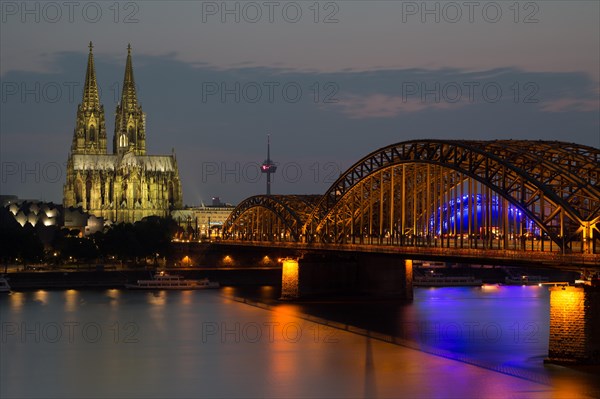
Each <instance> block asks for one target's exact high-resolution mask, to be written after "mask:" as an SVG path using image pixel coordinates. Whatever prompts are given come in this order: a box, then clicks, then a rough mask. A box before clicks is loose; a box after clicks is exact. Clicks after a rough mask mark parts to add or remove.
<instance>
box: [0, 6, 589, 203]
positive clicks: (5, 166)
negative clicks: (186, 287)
mask: <svg viewBox="0 0 600 399" xmlns="http://www.w3.org/2000/svg"><path fill="white" fill-rule="evenodd" d="M0 18H1V19H0V84H1V99H0V165H1V176H0V178H1V180H0V194H13V195H18V196H19V197H20V198H27V199H43V200H46V201H54V202H56V203H60V202H62V187H63V184H64V182H65V179H66V176H65V165H66V161H67V157H68V153H69V148H70V145H71V141H72V137H73V129H74V127H75V116H76V109H77V105H78V104H79V103H80V102H81V97H82V89H83V80H84V77H85V68H86V63H87V53H88V43H89V42H90V41H92V42H93V43H94V58H95V66H96V76H97V79H98V84H99V88H100V91H101V102H102V103H103V105H104V109H105V115H106V129H107V135H108V142H109V143H112V136H113V129H114V113H115V107H116V105H117V101H118V99H119V95H120V89H121V85H122V80H123V73H124V68H125V58H126V55H127V50H126V48H127V45H128V43H131V46H132V49H133V50H132V55H133V67H134V75H135V80H136V85H137V87H138V99H139V101H140V102H141V104H142V107H143V110H144V112H145V113H146V116H147V130H146V134H147V148H148V153H149V154H155V155H159V154H171V152H172V151H175V154H176V157H177V162H178V165H179V170H180V176H181V179H182V184H183V195H184V203H185V204H187V205H200V204H201V203H207V204H209V203H210V202H211V198H212V197H217V196H218V197H220V199H221V201H224V202H228V203H231V204H236V203H238V202H240V201H241V200H243V199H244V198H246V197H248V196H251V195H256V194H263V193H264V192H265V177H264V175H261V174H260V173H259V165H260V164H261V163H262V162H263V161H264V159H265V158H266V140H267V134H270V135H271V158H272V159H273V160H274V161H275V162H276V163H277V165H278V170H277V172H276V174H275V176H274V181H273V184H272V192H273V193H274V194H322V193H324V192H325V191H326V190H327V188H328V187H329V186H330V185H331V184H332V183H333V182H334V181H335V179H336V178H337V177H338V176H339V175H340V174H341V173H343V172H344V170H346V169H347V168H348V167H350V166H351V165H352V164H353V163H355V162H356V161H358V160H359V159H360V158H362V157H363V156H364V155H366V154H368V153H370V152H372V151H374V150H376V149H378V148H380V147H383V146H386V145H389V144H392V143H396V142H401V141H406V140H413V139H426V138H427V139H430V138H433V139H476V140H494V139H531V140H559V141H568V142H576V143H579V144H584V145H588V146H593V147H597V148H598V147H600V2H598V1H533V2H532V1H521V2H518V1H495V2H494V1H473V2H464V1H458V2H453V1H443V2H442V1H440V2H436V1H428V2H422V1H419V2H411V1H322V2H317V1H271V2H269V1H256V2H254V1H225V2H222V1H219V2H210V1H180V2H177V1H174V2H173V1H169V2H167V1H133V2H132V1H124V2H114V1H107V2H103V1H96V2H93V1H92V2H88V1H81V2H80V1H74V2H62V1H60V2H36V1H30V2H22V1H2V2H0ZM109 150H110V149H109Z"/></svg>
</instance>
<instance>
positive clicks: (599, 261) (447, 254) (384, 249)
mask: <svg viewBox="0 0 600 399" xmlns="http://www.w3.org/2000/svg"><path fill="white" fill-rule="evenodd" d="M223 244H233V245H242V246H255V247H279V248H291V249H299V250H321V251H348V252H370V253H387V254H405V255H418V256H419V258H423V259H427V256H430V257H435V258H469V259H473V258H477V259H481V260H482V261H494V260H501V261H504V262H506V261H511V260H514V261H515V262H522V261H523V260H524V259H525V260H528V261H537V262H542V263H546V264H557V265H559V264H560V265H568V264H573V265H581V266H590V267H597V268H600V254H582V253H577V254H562V253H560V252H526V253H524V252H522V251H518V250H503V249H473V248H471V249H467V248H435V247H417V246H414V247H408V246H390V245H376V244H322V243H300V242H283V241H243V240H227V241H224V242H223Z"/></svg>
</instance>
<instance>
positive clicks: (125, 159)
mask: <svg viewBox="0 0 600 399" xmlns="http://www.w3.org/2000/svg"><path fill="white" fill-rule="evenodd" d="M92 49H93V46H92V43H91V42H90V52H89V55H88V64H87V72H86V75H85V84H84V88H83V99H82V102H81V104H79V106H78V108H77V119H76V122H75V131H74V133H73V143H72V144H71V152H70V153H69V158H68V160H67V171H66V175H67V182H66V183H65V185H64V198H63V205H64V206H65V208H67V207H82V209H83V210H84V211H87V212H89V213H90V214H93V215H95V216H97V217H102V218H104V219H105V220H111V221H113V222H117V223H118V222H128V223H133V222H136V221H138V220H141V219H142V218H144V217H146V216H152V215H156V216H161V217H166V216H168V215H169V214H170V211H171V210H173V209H178V208H181V206H182V194H181V183H180V180H179V170H178V168H177V160H176V158H175V153H174V152H173V154H172V155H147V154H146V114H144V112H143V111H142V106H141V104H140V103H139V102H138V98H137V93H136V87H135V80H134V78H133V66H132V62H131V46H128V47H127V61H126V64H125V77H124V79H123V91H122V93H121V102H120V103H119V104H117V109H116V116H115V134H114V137H113V143H112V147H113V150H112V154H110V153H108V151H107V144H108V143H107V138H106V127H105V121H104V106H103V105H102V104H101V103H100V97H99V95H98V84H97V82H96V71H95V68H94V55H93V52H92Z"/></svg>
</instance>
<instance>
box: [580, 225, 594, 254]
mask: <svg viewBox="0 0 600 399" xmlns="http://www.w3.org/2000/svg"><path fill="white" fill-rule="evenodd" d="M581 228H582V231H583V234H582V241H583V253H584V254H591V253H594V250H593V243H594V230H593V229H592V223H591V222H583V224H582V226H581Z"/></svg>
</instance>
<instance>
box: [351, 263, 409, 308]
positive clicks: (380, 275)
mask: <svg viewBox="0 0 600 399" xmlns="http://www.w3.org/2000/svg"><path fill="white" fill-rule="evenodd" d="M412 281H413V269H412V260H411V259H402V258H398V256H396V255H386V254H361V256H360V257H359V261H358V283H359V287H358V288H359V290H360V291H362V292H365V293H368V294H373V295H377V296H382V297H397V298H401V299H407V300H412V299H413V286H412Z"/></svg>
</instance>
